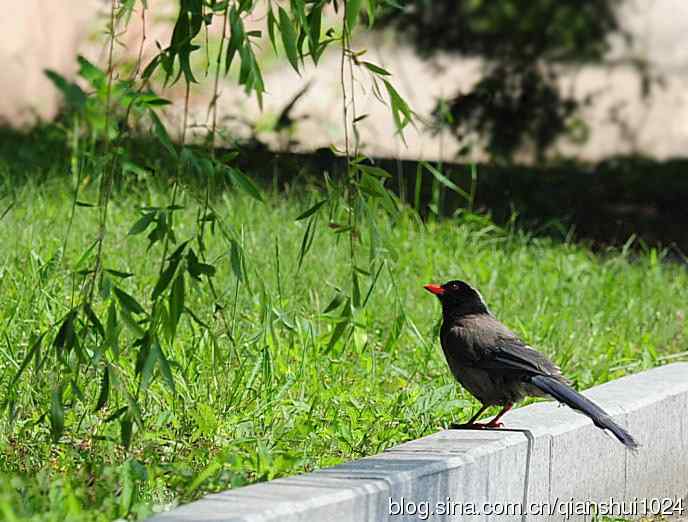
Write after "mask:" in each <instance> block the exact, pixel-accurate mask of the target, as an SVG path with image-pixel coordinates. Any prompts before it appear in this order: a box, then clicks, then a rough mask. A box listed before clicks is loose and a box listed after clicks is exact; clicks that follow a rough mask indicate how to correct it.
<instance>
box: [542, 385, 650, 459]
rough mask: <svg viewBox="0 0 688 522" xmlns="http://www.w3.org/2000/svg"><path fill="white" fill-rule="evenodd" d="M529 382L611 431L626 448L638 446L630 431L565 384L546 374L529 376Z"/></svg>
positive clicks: (600, 426)
mask: <svg viewBox="0 0 688 522" xmlns="http://www.w3.org/2000/svg"><path fill="white" fill-rule="evenodd" d="M530 382H531V383H532V384H533V385H535V386H536V387H538V388H539V389H541V390H542V391H543V392H545V393H547V394H549V395H551V396H552V397H554V398H555V399H556V400H558V401H559V402H563V403H564V404H566V405H567V406H570V407H571V408H573V409H574V410H578V411H580V412H581V413H583V414H585V415H587V416H588V417H590V419H592V422H593V423H594V424H595V426H597V427H599V428H602V429H605V430H609V431H611V432H612V433H613V434H614V436H615V437H616V438H617V439H619V441H620V442H621V443H622V444H623V445H624V446H626V447H627V448H630V449H633V450H635V449H637V448H638V443H637V442H636V440H635V439H634V438H633V436H632V435H631V434H630V433H628V432H627V431H626V430H625V429H623V428H622V427H621V426H619V425H618V424H617V423H615V422H614V421H613V420H612V418H611V417H610V416H609V415H607V413H606V412H605V411H604V410H603V409H602V408H600V407H599V406H598V405H597V404H595V403H594V402H592V401H591V400H590V399H588V398H587V397H585V396H583V395H581V394H580V393H578V392H577V391H576V390H574V389H573V388H571V387H570V386H568V385H567V384H564V383H563V382H561V381H559V380H557V379H555V378H554V377H549V376H547V375H534V376H532V377H531V378H530Z"/></svg>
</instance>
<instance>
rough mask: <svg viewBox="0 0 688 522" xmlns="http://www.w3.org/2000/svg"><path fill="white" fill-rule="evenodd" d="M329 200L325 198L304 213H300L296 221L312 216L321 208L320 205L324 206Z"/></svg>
mask: <svg viewBox="0 0 688 522" xmlns="http://www.w3.org/2000/svg"><path fill="white" fill-rule="evenodd" d="M327 201H328V200H327V199H323V200H322V201H318V202H317V203H316V204H315V205H313V206H312V207H311V208H309V209H308V210H306V211H305V212H303V213H302V214H299V216H298V217H297V218H296V219H295V220H294V221H301V220H302V219H306V218H307V217H311V216H312V215H313V214H315V213H316V212H317V211H318V210H320V207H322V206H323V205H324V204H325V203H327Z"/></svg>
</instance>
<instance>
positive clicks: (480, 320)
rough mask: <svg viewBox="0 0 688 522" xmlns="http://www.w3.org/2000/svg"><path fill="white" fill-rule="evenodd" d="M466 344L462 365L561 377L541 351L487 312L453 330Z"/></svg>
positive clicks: (559, 372)
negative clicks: (467, 347) (466, 348)
mask: <svg viewBox="0 0 688 522" xmlns="http://www.w3.org/2000/svg"><path fill="white" fill-rule="evenodd" d="M455 332H456V334H457V335H460V336H462V337H463V339H464V341H465V344H467V345H468V346H470V349H469V353H468V354H466V355H467V356H468V357H467V358H466V359H463V361H464V364H466V363H468V364H466V365H468V366H473V367H475V368H481V369H484V370H502V371H504V370H507V371H508V370H512V371H520V372H526V373H528V374H531V375H551V376H557V377H559V376H561V370H560V369H559V368H558V367H557V365H556V364H554V363H553V362H552V361H550V360H549V358H547V356H545V355H544V354H542V353H540V352H538V351H537V350H535V349H534V348H532V347H531V346H529V345H527V344H526V343H524V342H523V341H522V340H521V339H520V338H519V337H518V336H517V335H516V334H515V333H513V332H512V331H511V330H509V329H508V328H507V327H506V326H504V325H503V324H502V323H500V322H499V321H498V320H497V319H495V318H494V317H492V316H490V315H481V316H475V317H474V318H471V319H469V320H468V321H463V322H462V324H461V325H460V326H459V328H458V329H457V330H456V331H455Z"/></svg>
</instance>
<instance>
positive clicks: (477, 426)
mask: <svg viewBox="0 0 688 522" xmlns="http://www.w3.org/2000/svg"><path fill="white" fill-rule="evenodd" d="M503 427H504V423H503V422H487V423H481V422H471V423H468V422H467V423H464V424H450V425H449V429H450V430H485V429H490V428H503Z"/></svg>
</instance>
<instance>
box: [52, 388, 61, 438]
mask: <svg viewBox="0 0 688 522" xmlns="http://www.w3.org/2000/svg"><path fill="white" fill-rule="evenodd" d="M63 433H64V405H63V404H62V386H57V387H56V388H55V389H54V390H53V392H52V396H51V399H50V436H51V438H52V440H53V442H58V441H59V440H60V437H61V436H62V434H63Z"/></svg>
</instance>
